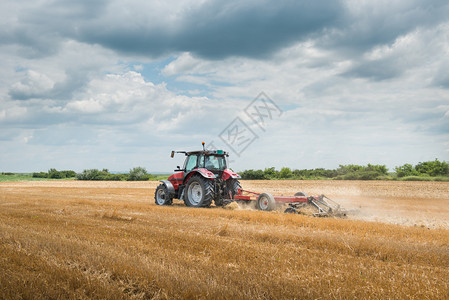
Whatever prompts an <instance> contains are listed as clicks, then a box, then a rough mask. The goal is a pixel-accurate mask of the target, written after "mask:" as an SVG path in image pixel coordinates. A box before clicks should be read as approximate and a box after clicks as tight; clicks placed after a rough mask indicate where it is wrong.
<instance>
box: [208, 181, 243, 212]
mask: <svg viewBox="0 0 449 300" xmlns="http://www.w3.org/2000/svg"><path fill="white" fill-rule="evenodd" d="M241 188H242V186H241V185H240V182H239V181H238V180H237V179H228V180H226V190H225V193H226V195H225V196H224V197H225V199H228V198H229V191H230V192H231V196H232V199H234V196H235V195H237V194H238V193H239V189H241ZM214 202H215V206H223V204H224V203H223V199H222V198H221V197H220V196H218V198H216V199H215V200H214Z"/></svg>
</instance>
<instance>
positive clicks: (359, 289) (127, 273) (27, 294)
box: [0, 181, 449, 299]
mask: <svg viewBox="0 0 449 300" xmlns="http://www.w3.org/2000/svg"><path fill="white" fill-rule="evenodd" d="M157 184H158V183H157V182H80V181H41V182H4V183H0V295H1V297H0V298H2V299H3V298H4V299H18V298H19V299H20V298H24V299H29V298H32V299H39V298H42V299H74V298H98V299H106V298H108V299H151V298H154V299H165V298H179V299H186V298H187V299H189V298H190V299H196V298H209V299H220V298H227V299H230V298H232V299H249V298H251V299H282V298H300V299H302V298H310V299H316V298H324V299H329V298H331V299H332V298H336V299H341V298H344V299H354V298H361V299H369V298H373V299H384V298H393V299H395V298H397V299H404V298H406V299H426V298H428V299H448V298H449V280H448V278H449V217H448V216H449V205H448V204H449V184H448V183H445V182H378V181H368V182H361V181H243V182H242V185H243V187H244V188H245V189H248V190H254V191H259V192H270V193H273V194H278V195H281V194H284V195H293V194H294V193H295V192H298V191H304V192H306V193H308V194H318V193H323V194H325V195H327V196H329V197H330V198H332V199H334V200H337V201H338V202H340V203H341V204H342V205H343V206H344V207H346V208H347V209H349V211H350V212H351V213H350V215H349V218H348V219H332V218H313V217H308V216H303V215H286V214H282V213H279V212H260V211H253V210H248V209H243V208H242V209H238V210H229V209H222V208H215V207H213V208H210V209H191V208H187V207H184V205H183V204H182V203H181V202H177V201H175V204H174V205H173V206H170V207H160V206H156V205H155V204H154V199H153V195H154V189H155V188H156V186H157ZM364 220H368V221H371V222H366V221H364Z"/></svg>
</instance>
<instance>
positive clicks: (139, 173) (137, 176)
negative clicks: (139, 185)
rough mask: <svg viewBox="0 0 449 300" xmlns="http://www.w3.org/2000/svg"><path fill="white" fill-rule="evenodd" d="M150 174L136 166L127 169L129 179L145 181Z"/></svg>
mask: <svg viewBox="0 0 449 300" xmlns="http://www.w3.org/2000/svg"><path fill="white" fill-rule="evenodd" d="M150 176H151V175H149V174H148V173H147V170H146V169H145V168H142V167H136V168H132V169H131V170H129V178H128V180H129V181H146V180H149V179H150Z"/></svg>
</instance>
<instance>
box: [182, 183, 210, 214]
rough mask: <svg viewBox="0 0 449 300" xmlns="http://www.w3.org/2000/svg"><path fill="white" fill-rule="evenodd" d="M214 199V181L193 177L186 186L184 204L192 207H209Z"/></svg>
mask: <svg viewBox="0 0 449 300" xmlns="http://www.w3.org/2000/svg"><path fill="white" fill-rule="evenodd" d="M213 198H214V184H213V182H212V180H209V179H205V178H203V177H201V176H192V177H191V178H190V179H189V180H188V181H187V184H186V189H185V194H184V203H185V204H186V206H190V207H209V206H210V204H211V203H212V199H213Z"/></svg>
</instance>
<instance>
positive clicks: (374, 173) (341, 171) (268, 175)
mask: <svg viewBox="0 0 449 300" xmlns="http://www.w3.org/2000/svg"><path fill="white" fill-rule="evenodd" d="M239 174H240V176H242V179H262V180H267V179H268V180H273V179H299V180H306V179H335V180H426V179H432V180H439V179H441V180H447V179H448V177H449V163H447V162H445V161H439V160H438V159H435V160H434V161H426V162H420V163H418V164H417V165H415V166H413V165H411V164H404V165H402V166H399V167H395V168H394V172H389V170H388V168H387V167H386V166H385V165H372V164H368V165H366V166H361V165H353V164H350V165H340V166H339V167H338V168H337V169H324V168H316V169H302V170H298V169H295V170H291V169H290V168H287V167H284V168H281V169H280V170H276V169H275V168H274V167H272V168H266V169H264V170H253V169H251V170H245V171H243V172H239Z"/></svg>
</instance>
